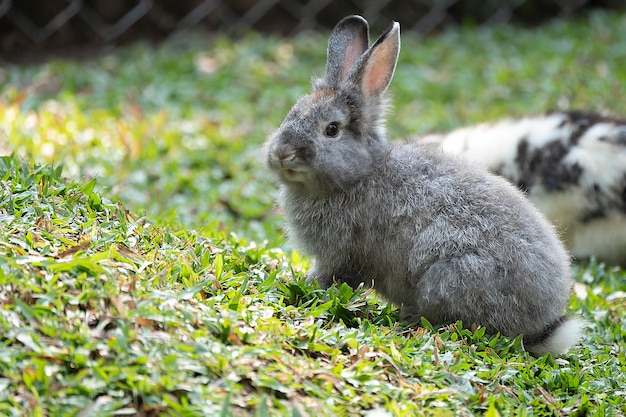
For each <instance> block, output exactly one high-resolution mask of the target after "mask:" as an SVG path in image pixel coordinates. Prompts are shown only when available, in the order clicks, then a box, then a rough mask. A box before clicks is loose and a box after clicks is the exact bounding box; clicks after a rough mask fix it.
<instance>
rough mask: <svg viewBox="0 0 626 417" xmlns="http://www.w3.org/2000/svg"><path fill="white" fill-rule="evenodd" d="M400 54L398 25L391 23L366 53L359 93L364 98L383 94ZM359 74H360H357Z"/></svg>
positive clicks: (361, 71)
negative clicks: (361, 93)
mask: <svg viewBox="0 0 626 417" xmlns="http://www.w3.org/2000/svg"><path fill="white" fill-rule="evenodd" d="M399 53H400V24H399V23H398V22H393V23H392V24H391V26H389V27H388V28H387V30H385V31H384V32H383V34H382V35H380V37H379V38H378V39H377V40H376V42H374V44H373V45H372V47H371V48H370V49H369V50H368V51H367V52H366V54H365V55H364V57H363V59H364V61H363V62H362V64H361V65H362V66H363V68H362V70H360V71H357V76H359V75H360V78H361V91H362V92H363V94H364V95H365V96H366V97H369V96H380V95H381V94H382V93H384V92H385V90H386V89H387V87H388V86H389V83H390V82H391V78H392V77H393V73H394V71H395V69H396V63H397V62H398V54H399ZM359 73H360V74H359Z"/></svg>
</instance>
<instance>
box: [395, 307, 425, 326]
mask: <svg viewBox="0 0 626 417" xmlns="http://www.w3.org/2000/svg"><path fill="white" fill-rule="evenodd" d="M423 315H424V312H423V309H421V308H420V307H418V306H408V305H403V306H402V307H400V319H401V320H402V321H403V322H405V323H417V322H419V321H420V319H421V318H422V316H423Z"/></svg>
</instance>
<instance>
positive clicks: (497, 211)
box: [265, 16, 580, 354]
mask: <svg viewBox="0 0 626 417" xmlns="http://www.w3.org/2000/svg"><path fill="white" fill-rule="evenodd" d="M367 33H368V26H367V22H366V21H365V20H364V19H363V18H361V17H359V16H350V17H347V18H345V19H344V20H342V21H341V22H340V23H339V24H338V25H337V26H336V27H335V29H334V31H333V34H332V35H331V38H330V41H329V48H328V54H329V56H328V63H327V76H326V77H325V78H323V79H321V80H318V81H316V82H315V84H314V88H313V92H312V93H311V94H309V95H307V96H305V97H303V98H301V99H300V100H299V101H298V102H297V103H296V104H295V105H294V107H293V108H292V110H291V111H290V112H289V114H288V115H287V117H286V118H285V120H284V121H283V123H282V124H281V126H280V127H279V129H278V130H277V132H276V133H275V134H274V135H272V136H271V137H270V138H269V139H268V141H267V143H266V146H265V152H266V158H267V165H268V167H269V168H270V169H271V170H272V171H273V172H274V173H275V174H276V175H277V177H278V179H279V182H280V183H281V189H280V195H279V204H280V206H281V207H282V208H283V210H284V212H285V216H286V221H287V233H288V236H289V237H290V239H291V240H293V242H294V243H295V245H296V247H298V248H299V249H301V250H302V251H304V252H305V253H308V254H310V255H311V256H313V257H314V258H315V262H316V263H315V266H314V268H313V270H312V271H311V272H310V276H311V277H312V278H315V279H316V280H317V281H318V282H319V283H320V284H321V285H322V286H323V287H328V286H330V285H331V284H332V283H333V282H334V281H335V280H337V281H343V282H346V283H347V284H349V285H350V286H352V287H357V286H359V285H360V284H361V283H365V284H366V285H373V286H374V288H375V289H376V290H377V291H378V292H379V293H380V294H381V295H382V296H384V297H385V298H387V299H388V300H390V301H391V302H393V303H394V304H397V305H399V306H401V317H402V319H403V320H406V321H410V322H413V321H417V320H419V318H420V317H422V316H423V317H425V318H427V319H428V320H429V321H430V322H432V323H436V324H441V323H447V322H452V321H456V320H462V321H463V323H464V324H465V325H470V324H479V325H482V326H485V327H486V329H487V331H488V332H491V333H495V332H501V333H502V334H504V335H508V336H516V335H519V334H523V335H525V340H526V341H527V345H529V344H530V345H531V346H527V347H528V348H529V350H531V351H532V352H534V353H536V354H543V353H545V352H551V353H553V354H560V353H562V352H563V351H565V350H566V349H567V348H569V346H570V345H571V344H572V343H574V342H575V341H576V340H577V338H578V337H579V334H578V332H579V330H580V329H579V328H580V326H579V325H577V324H576V325H572V324H573V323H576V322H575V321H573V320H569V319H564V318H563V312H564V309H565V306H566V304H567V302H568V299H569V296H570V290H571V281H570V277H569V274H570V264H569V256H568V254H567V252H566V251H565V249H564V247H563V245H562V244H561V242H560V241H559V238H558V236H557V234H556V232H555V230H554V229H553V227H552V226H551V225H550V224H549V223H548V221H546V220H545V219H544V217H543V216H542V215H541V214H540V213H539V212H538V211H537V210H536V209H535V208H534V206H532V205H531V204H530V203H529V202H528V201H527V199H526V198H525V197H524V196H523V194H521V193H520V192H519V191H518V190H517V189H516V188H515V187H513V186H511V185H510V184H509V183H508V182H506V181H504V180H503V179H501V178H500V177H497V176H495V175H492V174H489V173H487V172H486V171H485V170H483V169H482V168H478V167H475V166H472V165H470V164H468V163H465V162H462V161H461V160H460V159H457V158H456V157H454V156H450V155H446V154H443V153H441V152H439V151H437V150H434V149H432V147H429V146H420V145H419V144H408V143H398V142H393V143H392V142H388V141H387V136H386V132H385V129H384V120H383V118H384V113H385V107H386V106H385V101H384V98H383V94H384V92H385V90H386V88H387V86H388V84H389V82H390V80H391V77H392V75H393V72H394V69H395V64H396V60H397V56H398V53H399V47H400V37H399V26H398V24H397V23H394V24H393V25H392V26H391V27H390V28H389V29H387V31H385V32H384V33H383V34H382V35H381V37H380V38H379V39H378V40H377V41H376V42H375V43H374V44H373V45H372V46H371V47H369V48H366V46H367V44H368V40H367V36H368V35H367ZM364 37H365V39H364ZM330 124H334V125H335V126H337V127H338V129H337V134H336V135H333V133H334V131H333V129H332V126H330ZM565 323H569V324H568V325H566V326H564V324H565ZM559 329H567V331H568V332H570V333H572V332H573V333H575V334H570V335H565V336H564V335H563V334H562V333H563V331H559ZM557 337H558V338H561V339H563V340H562V341H559V340H551V339H554V338H557ZM554 346H558V347H554Z"/></svg>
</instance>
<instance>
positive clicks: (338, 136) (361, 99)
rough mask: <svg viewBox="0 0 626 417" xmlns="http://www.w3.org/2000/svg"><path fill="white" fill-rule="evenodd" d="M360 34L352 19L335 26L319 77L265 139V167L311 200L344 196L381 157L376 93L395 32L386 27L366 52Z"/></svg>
mask: <svg viewBox="0 0 626 417" xmlns="http://www.w3.org/2000/svg"><path fill="white" fill-rule="evenodd" d="M368 31H369V30H368V25H367V22H366V21H365V19H363V18H362V17H360V16H349V17H346V18H344V19H343V20H341V21H340V22H339V23H338V24H337V26H335V28H334V29H333V31H332V34H331V36H330V39H329V41H328V61H327V65H326V76H325V77H323V78H321V79H319V80H316V81H315V82H314V84H313V91H312V92H311V93H310V94H308V95H306V96H304V97H302V98H301V99H300V100H298V102H297V103H296V104H295V105H294V106H293V108H292V109H291V110H290V111H289V113H288V114H287V117H285V119H284V121H283V122H282V124H281V125H280V127H279V128H278V130H277V131H276V132H275V133H274V134H273V135H272V136H271V137H270V138H269V139H268V141H267V143H266V147H265V149H266V153H267V154H266V161H267V165H268V167H269V168H270V169H271V170H272V171H274V172H275V173H276V174H277V175H278V177H279V179H280V181H281V182H282V183H283V184H285V185H286V186H288V187H290V188H293V189H302V190H305V191H306V192H311V193H319V192H322V193H324V192H332V191H334V190H342V189H346V188H347V187H350V185H351V184H353V183H355V182H356V181H358V180H359V179H362V178H363V177H365V176H367V175H368V174H370V173H371V172H372V171H373V170H374V169H375V167H376V165H377V161H380V159H381V158H382V157H383V156H384V153H385V150H386V148H387V141H386V132H385V128H384V113H385V107H386V106H385V100H384V97H383V94H384V92H385V90H386V89H387V86H388V85H389V83H390V81H391V78H392V76H393V72H394V70H395V66H396V61H397V59H398V53H399V50H400V33H399V32H400V30H399V25H398V23H396V22H394V23H393V24H392V25H391V26H390V27H389V28H388V29H387V30H386V31H385V32H384V33H383V34H382V35H381V36H380V38H378V40H377V41H376V42H375V43H374V44H373V45H372V46H371V47H368V44H369V36H368Z"/></svg>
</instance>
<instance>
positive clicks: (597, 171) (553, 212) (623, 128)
mask: <svg viewBox="0 0 626 417" xmlns="http://www.w3.org/2000/svg"><path fill="white" fill-rule="evenodd" d="M417 140H418V141H420V142H421V143H436V144H439V145H441V147H442V149H443V150H444V151H445V152H449V153H453V154H457V155H461V156H462V157H463V158H466V159H469V160H471V161H473V162H476V163H479V164H481V165H483V166H485V167H486V168H488V169H489V170H490V171H492V172H494V173H496V174H499V175H502V176H504V177H506V178H507V179H509V180H510V181H511V182H512V183H513V184H515V185H517V186H518V187H519V188H521V189H522V190H524V191H525V192H526V193H527V196H528V198H529V199H530V200H531V201H532V202H533V203H534V204H535V205H536V206H537V207H538V208H539V210H541V211H542V212H543V214H545V215H546V217H547V218H548V219H550V221H552V222H553V223H554V225H556V227H557V229H558V230H559V232H560V233H561V236H562V238H563V239H564V240H565V243H566V245H567V246H568V247H569V249H570V252H571V254H572V255H573V256H575V257H576V258H589V257H591V256H594V257H596V258H597V259H599V260H601V261H604V262H607V263H610V264H615V265H622V266H626V119H620V118H618V117H614V116H610V115H606V114H598V113H593V112H589V111H578V110H572V111H556V112H550V113H547V114H544V115H537V116H533V117H525V118H521V119H506V120H500V121H497V122H494V123H483V124H480V125H476V126H470V127H465V128H461V129H457V130H454V131H452V132H449V133H446V134H433V135H428V136H425V137H422V138H419V139H417Z"/></svg>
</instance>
